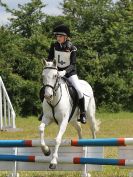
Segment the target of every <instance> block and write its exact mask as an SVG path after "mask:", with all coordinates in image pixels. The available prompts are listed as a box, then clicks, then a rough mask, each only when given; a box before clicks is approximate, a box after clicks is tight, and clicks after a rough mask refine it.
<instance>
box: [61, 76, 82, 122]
mask: <svg viewBox="0 0 133 177" xmlns="http://www.w3.org/2000/svg"><path fill="white" fill-rule="evenodd" d="M62 79H63V80H64V81H65V82H66V84H67V86H68V90H69V94H70V96H71V98H72V102H73V105H72V111H71V114H70V116H69V120H68V122H69V121H70V120H71V118H72V116H73V114H74V112H75V109H76V107H77V106H78V105H79V97H78V93H77V90H76V89H75V88H74V86H73V85H72V84H71V83H70V82H69V80H68V79H67V78H66V77H63V78H62Z"/></svg>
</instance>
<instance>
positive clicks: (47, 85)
mask: <svg viewBox="0 0 133 177" xmlns="http://www.w3.org/2000/svg"><path fill="white" fill-rule="evenodd" d="M44 69H55V70H57V71H58V69H57V68H54V67H45V68H44ZM57 74H58V72H57ZM58 79H59V78H58V76H57V78H56V82H55V84H54V86H52V85H49V84H46V85H44V90H45V88H46V87H50V88H52V90H53V95H55V93H56V91H57V89H58V87H59V84H58V87H57V88H56V85H57V83H58Z"/></svg>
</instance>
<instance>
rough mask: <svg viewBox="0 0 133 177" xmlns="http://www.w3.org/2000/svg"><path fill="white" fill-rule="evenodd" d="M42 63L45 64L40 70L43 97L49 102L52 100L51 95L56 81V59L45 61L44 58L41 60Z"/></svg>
mask: <svg viewBox="0 0 133 177" xmlns="http://www.w3.org/2000/svg"><path fill="white" fill-rule="evenodd" d="M43 63H44V65H45V67H44V69H43V72H42V76H43V84H44V87H45V95H44V97H45V99H46V100H47V101H48V102H51V101H52V100H53V95H54V92H55V89H56V86H57V82H58V70H57V65H56V60H54V61H53V62H47V61H46V60H43Z"/></svg>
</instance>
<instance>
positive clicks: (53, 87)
mask: <svg viewBox="0 0 133 177" xmlns="http://www.w3.org/2000/svg"><path fill="white" fill-rule="evenodd" d="M44 69H56V70H57V78H56V81H55V84H54V86H52V85H49V84H46V85H44V92H45V88H46V87H50V88H52V90H53V95H56V91H57V90H58V88H59V87H60V90H61V95H60V98H59V100H58V101H57V103H56V104H55V105H52V104H51V103H49V102H48V101H47V103H48V104H49V106H50V107H51V109H52V113H53V117H54V120H55V122H56V123H57V124H58V121H57V120H56V118H55V107H56V106H57V105H58V103H59V102H60V101H61V98H62V89H61V85H60V83H59V82H58V80H59V73H58V69H57V68H55V67H45V68H44ZM57 84H58V85H57Z"/></svg>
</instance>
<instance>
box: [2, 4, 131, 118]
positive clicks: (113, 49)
mask: <svg viewBox="0 0 133 177" xmlns="http://www.w3.org/2000/svg"><path fill="white" fill-rule="evenodd" d="M0 5H1V6H2V7H4V8H5V10H6V11H7V12H10V13H11V14H12V18H10V19H9V21H10V23H9V24H8V25H4V26H2V25H1V26H0V76H2V79H3V81H4V83H5V85H6V88H7V91H8V93H9V95H10V98H11V100H12V103H13V105H14V107H15V110H16V111H17V113H18V114H20V115H23V116H26V115H33V114H34V115H37V114H38V113H39V112H40V111H41V102H40V100H39V90H40V88H41V86H42V80H41V79H42V78H41V73H42V69H43V66H42V63H41V59H42V58H46V57H47V55H48V51H49V47H50V44H51V42H52V41H54V40H55V39H54V36H53V35H52V30H53V28H54V27H55V26H56V25H58V24H61V23H64V24H66V25H68V26H69V27H70V29H71V40H72V42H73V43H74V44H75V45H76V47H77V49H78V51H77V71H78V75H79V77H80V78H81V79H85V80H86V81H88V82H89V83H90V85H91V86H92V88H93V90H94V95H95V99H96V105H97V108H98V109H99V110H101V111H112V112H116V111H121V110H126V111H133V102H132V100H133V53H132V51H133V26H132V24H133V15H132V14H133V2H132V1H131V0H119V1H117V2H116V3H114V2H113V1H111V0H101V1H97V0H64V1H63V3H62V4H60V7H61V8H62V10H63V14H62V15H59V16H50V15H47V14H46V13H45V7H46V4H45V3H43V2H42V1H41V0H31V1H30V2H28V3H26V4H24V5H20V4H18V8H17V9H10V8H9V7H8V6H7V4H5V3H3V2H2V1H0Z"/></svg>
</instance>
